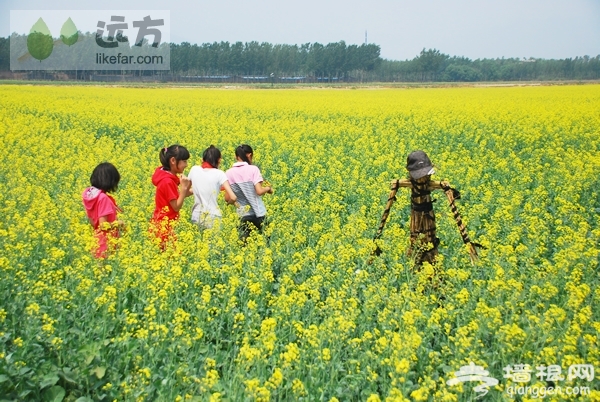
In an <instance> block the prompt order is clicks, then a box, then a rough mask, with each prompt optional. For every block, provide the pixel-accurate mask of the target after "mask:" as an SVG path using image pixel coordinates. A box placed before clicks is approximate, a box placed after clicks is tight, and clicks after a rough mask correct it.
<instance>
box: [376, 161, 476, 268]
mask: <svg viewBox="0 0 600 402" xmlns="http://www.w3.org/2000/svg"><path fill="white" fill-rule="evenodd" d="M406 169H407V170H408V173H409V179H395V180H392V182H391V190H392V191H391V193H390V196H389V197H388V201H387V204H386V207H385V210H384V212H383V215H382V217H381V222H380V224H379V229H378V230H377V233H376V234H375V238H374V240H376V239H378V238H380V237H381V234H382V232H383V228H384V226H385V223H386V221H387V218H388V215H389V213H390V209H391V207H392V205H393V203H394V201H396V193H397V192H398V189H399V188H401V187H405V188H410V189H411V196H410V199H411V211H410V249H409V250H408V254H409V256H411V257H413V258H414V260H415V266H416V267H420V266H421V265H422V264H423V262H429V263H430V264H433V263H435V259H436V256H437V255H438V245H439V243H440V239H439V238H438V237H437V236H436V225H435V212H434V210H433V201H432V199H431V192H432V191H433V190H442V191H443V192H444V193H445V194H446V197H447V198H448V203H449V204H450V209H451V210H452V213H453V215H454V219H455V220H456V224H457V225H458V229H459V231H460V235H461V237H462V239H463V242H464V243H465V244H466V245H467V247H468V251H469V256H470V258H471V263H473V264H475V261H476V260H477V258H478V256H477V250H476V249H475V247H476V246H477V247H482V246H481V245H480V244H477V243H473V242H471V240H470V239H469V236H468V234H467V229H466V227H465V225H464V224H463V222H462V219H461V216H460V214H459V213H458V209H457V208H456V205H455V204H454V200H456V199H458V198H460V193H459V192H458V191H457V190H455V189H453V188H451V187H450V184H449V183H448V182H446V181H433V180H431V175H432V174H434V173H435V169H434V167H433V164H432V163H431V160H430V159H429V157H428V156H427V154H426V153H425V152H423V151H414V152H411V153H410V154H409V155H408V158H407V163H406ZM374 254H375V255H380V254H381V249H380V248H379V247H377V248H376V249H375V251H374Z"/></svg>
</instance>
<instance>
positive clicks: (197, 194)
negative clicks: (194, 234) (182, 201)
mask: <svg viewBox="0 0 600 402" xmlns="http://www.w3.org/2000/svg"><path fill="white" fill-rule="evenodd" d="M222 160H223V158H221V151H220V150H219V149H218V148H215V146H214V145H211V146H210V147H208V148H207V149H206V150H205V151H204V153H203V154H202V161H203V162H202V166H193V167H192V170H190V174H189V179H190V180H191V181H192V189H193V193H194V206H193V207H192V222H194V223H197V224H198V226H200V228H204V229H210V228H212V227H214V226H216V227H217V228H218V227H219V226H220V223H219V222H220V220H221V216H222V214H221V210H220V209H219V205H218V204H217V197H218V195H219V191H220V190H221V189H224V190H225V193H226V194H227V203H228V204H237V202H236V200H237V197H236V195H235V194H234V193H233V191H232V190H231V187H230V186H229V181H227V176H226V175H225V172H223V171H222V170H219V165H220V164H221V161H222Z"/></svg>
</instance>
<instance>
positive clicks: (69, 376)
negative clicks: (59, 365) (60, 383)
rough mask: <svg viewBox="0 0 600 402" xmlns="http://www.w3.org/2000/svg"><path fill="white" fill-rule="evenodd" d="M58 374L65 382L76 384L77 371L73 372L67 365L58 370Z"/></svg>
mask: <svg viewBox="0 0 600 402" xmlns="http://www.w3.org/2000/svg"><path fill="white" fill-rule="evenodd" d="M58 376H59V377H60V378H62V379H63V380H64V381H66V382H70V383H71V384H77V380H76V379H75V377H76V376H77V372H74V371H73V370H71V369H70V368H69V367H65V368H64V369H62V370H60V371H59V372H58Z"/></svg>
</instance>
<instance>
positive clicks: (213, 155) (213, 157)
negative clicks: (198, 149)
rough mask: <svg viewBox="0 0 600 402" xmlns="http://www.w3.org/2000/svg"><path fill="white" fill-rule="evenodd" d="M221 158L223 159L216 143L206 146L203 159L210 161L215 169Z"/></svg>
mask: <svg viewBox="0 0 600 402" xmlns="http://www.w3.org/2000/svg"><path fill="white" fill-rule="evenodd" d="M219 159H221V151H220V150H219V148H217V147H215V146H214V145H211V146H210V147H208V148H206V150H205V151H204V153H203V154H202V161H203V162H206V163H208V164H209V165H211V166H212V167H214V168H215V169H217V168H218V167H219Z"/></svg>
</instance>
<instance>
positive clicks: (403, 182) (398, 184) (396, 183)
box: [390, 179, 413, 190]
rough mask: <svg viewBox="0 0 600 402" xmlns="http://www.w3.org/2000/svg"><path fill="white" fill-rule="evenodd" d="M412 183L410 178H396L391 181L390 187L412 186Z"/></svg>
mask: <svg viewBox="0 0 600 402" xmlns="http://www.w3.org/2000/svg"><path fill="white" fill-rule="evenodd" d="M412 186H413V185H412V183H411V182H410V180H408V179H394V180H392V181H391V182H390V188H391V189H392V190H393V189H394V188H398V187H407V188H412Z"/></svg>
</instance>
